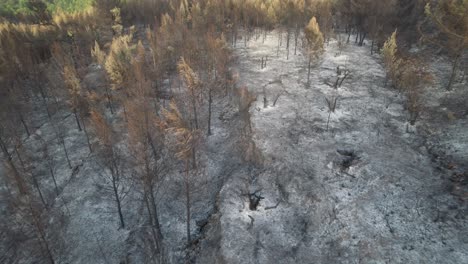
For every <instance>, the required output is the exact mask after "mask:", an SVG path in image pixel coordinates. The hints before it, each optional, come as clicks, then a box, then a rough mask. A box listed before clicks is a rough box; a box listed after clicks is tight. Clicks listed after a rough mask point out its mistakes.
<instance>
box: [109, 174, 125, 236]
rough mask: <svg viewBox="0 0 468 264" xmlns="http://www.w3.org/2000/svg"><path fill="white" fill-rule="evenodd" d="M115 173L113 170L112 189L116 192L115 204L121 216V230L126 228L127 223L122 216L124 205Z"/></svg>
mask: <svg viewBox="0 0 468 264" xmlns="http://www.w3.org/2000/svg"><path fill="white" fill-rule="evenodd" d="M115 173H116V172H115V171H114V170H111V174H112V175H111V176H112V189H113V191H114V198H115V202H116V204H117V212H118V214H119V220H120V228H125V222H124V218H123V214H122V204H121V201H120V195H119V187H118V185H117V176H116V175H115Z"/></svg>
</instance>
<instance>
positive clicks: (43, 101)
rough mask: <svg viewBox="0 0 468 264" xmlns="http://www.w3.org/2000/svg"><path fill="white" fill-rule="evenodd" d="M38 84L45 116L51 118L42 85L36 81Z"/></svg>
mask: <svg viewBox="0 0 468 264" xmlns="http://www.w3.org/2000/svg"><path fill="white" fill-rule="evenodd" d="M38 85H39V92H40V94H41V97H42V103H43V104H44V108H45V109H46V112H47V117H49V119H50V118H52V115H51V114H50V110H49V106H48V104H47V98H46V95H45V92H44V88H43V87H42V85H41V84H40V82H39V81H38Z"/></svg>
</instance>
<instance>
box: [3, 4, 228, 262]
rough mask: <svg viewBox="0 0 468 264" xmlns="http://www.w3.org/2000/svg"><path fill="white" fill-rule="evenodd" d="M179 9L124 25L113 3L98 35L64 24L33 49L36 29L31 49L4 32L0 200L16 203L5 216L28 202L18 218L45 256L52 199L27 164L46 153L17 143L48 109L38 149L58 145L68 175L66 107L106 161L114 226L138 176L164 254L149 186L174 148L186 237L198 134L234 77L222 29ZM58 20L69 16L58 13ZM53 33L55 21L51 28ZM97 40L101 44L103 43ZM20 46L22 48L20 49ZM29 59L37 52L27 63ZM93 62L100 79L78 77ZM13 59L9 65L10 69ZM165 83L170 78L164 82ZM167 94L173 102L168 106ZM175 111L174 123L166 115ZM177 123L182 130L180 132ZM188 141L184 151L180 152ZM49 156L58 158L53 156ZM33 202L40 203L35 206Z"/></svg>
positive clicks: (155, 184) (158, 179)
mask: <svg viewBox="0 0 468 264" xmlns="http://www.w3.org/2000/svg"><path fill="white" fill-rule="evenodd" d="M181 13H182V12H181ZM181 13H178V14H177V15H176V16H174V17H173V16H170V15H164V16H163V17H162V18H161V22H160V23H159V26H155V27H154V28H153V29H149V28H148V29H147V30H146V32H145V30H144V29H139V30H136V29H135V28H130V29H128V30H123V28H122V27H120V26H119V25H121V19H120V12H119V10H118V9H113V11H112V16H109V19H107V20H106V23H107V24H108V25H110V26H109V27H106V31H101V29H99V28H98V27H96V28H97V29H98V30H97V31H96V32H95V33H97V34H95V36H99V38H98V39H97V40H96V42H94V43H90V41H88V39H87V38H84V39H83V38H82V33H83V32H81V31H80V30H81V29H80V28H79V27H77V28H75V27H67V36H66V37H65V39H63V40H61V41H59V42H51V41H50V40H49V39H48V37H45V38H44V39H45V40H47V42H45V43H44V44H43V46H44V54H42V53H41V52H42V50H40V49H39V47H41V46H40V44H41V43H42V42H41V41H42V39H39V38H38V37H37V36H36V35H35V37H34V38H29V36H28V40H30V42H29V43H28V44H27V45H30V48H24V46H22V45H21V44H20V43H18V42H19V41H18V39H22V38H18V37H16V35H13V37H4V36H5V35H2V37H3V38H2V41H4V43H2V44H3V45H2V46H3V47H5V49H2V51H3V52H4V51H5V50H7V49H10V51H11V52H10V53H8V54H7V53H3V54H2V82H5V83H6V84H8V85H6V86H5V87H8V88H7V89H5V90H2V91H1V92H2V97H1V98H2V111H1V114H2V122H1V124H2V127H1V131H0V139H1V147H2V148H1V149H2V152H3V154H4V155H3V156H4V157H5V160H4V161H5V166H4V167H5V168H6V173H5V174H4V175H5V176H7V177H4V178H3V179H2V180H4V182H5V183H6V186H7V187H8V192H7V193H5V197H8V199H7V200H10V201H12V203H11V204H12V205H14V206H12V207H11V210H12V211H11V212H10V213H8V215H9V216H11V217H14V215H15V214H16V213H15V212H23V211H25V210H26V209H28V208H29V209H30V210H29V211H28V212H29V215H30V217H23V218H22V219H23V220H22V221H29V220H31V221H32V222H31V223H35V224H36V230H37V231H38V232H37V234H38V238H39V242H40V245H41V248H43V249H44V250H43V252H44V256H46V257H47V258H48V259H49V260H50V262H51V263H53V262H54V257H53V255H54V253H53V252H54V250H53V249H51V248H52V246H51V243H50V239H51V238H50V236H48V235H47V234H48V231H47V226H46V225H44V224H43V223H45V222H47V219H48V217H49V216H50V214H49V212H50V209H51V208H50V206H51V204H52V203H50V201H49V200H48V198H47V197H49V195H48V194H47V193H44V192H47V191H46V190H44V188H41V182H40V180H38V179H37V178H36V177H35V175H36V174H37V173H38V172H37V171H35V170H34V166H36V165H37V164H39V165H43V164H44V163H45V160H38V157H37V156H34V155H32V156H31V159H28V160H26V158H25V157H23V156H22V154H23V153H24V154H25V155H26V153H27V154H28V155H29V154H30V153H31V154H33V153H34V152H35V150H34V149H31V148H30V146H29V145H27V146H26V145H24V144H23V142H24V141H31V142H32V141H36V139H37V137H38V136H37V135H36V134H35V128H33V127H32V126H33V124H32V120H31V119H30V116H31V113H33V112H35V113H36V114H34V115H38V114H39V115H40V114H41V112H42V113H44V114H47V118H46V119H47V121H46V122H47V123H48V124H50V125H51V126H52V127H53V131H55V132H54V133H55V137H56V141H55V142H54V141H52V142H50V141H49V142H44V148H46V147H47V144H49V146H50V148H49V149H51V148H53V147H54V146H55V145H57V146H61V147H62V149H63V156H64V157H66V158H65V159H63V160H66V163H67V166H68V167H69V168H70V172H71V171H72V170H76V166H77V164H76V161H74V160H73V159H72V158H71V157H70V156H69V154H70V153H69V150H68V149H67V147H68V146H67V145H68V144H67V132H66V130H69V129H70V127H68V126H69V124H67V125H65V122H66V121H65V120H66V119H67V116H66V115H65V116H63V114H62V113H63V112H64V110H67V111H66V112H69V113H70V114H71V116H70V118H72V119H73V120H74V123H75V125H76V129H77V130H78V131H79V132H80V133H82V134H83V138H84V139H85V140H86V145H87V147H88V149H89V153H90V155H91V157H96V158H97V159H95V160H96V161H97V162H98V163H99V164H100V165H101V166H102V167H103V168H104V172H103V173H100V175H103V181H104V182H105V183H107V184H108V185H107V186H108V188H107V187H106V189H109V191H111V193H112V197H113V200H114V201H115V205H116V212H117V215H118V219H119V223H120V227H121V228H126V227H128V224H127V223H126V221H125V218H126V217H125V212H124V211H125V210H124V209H123V203H122V200H123V198H124V197H125V196H126V195H128V189H129V188H128V187H129V186H128V184H129V182H137V183H138V184H137V186H139V188H138V192H139V193H141V197H142V201H143V202H144V204H145V208H147V215H148V222H149V224H150V226H151V227H152V228H151V232H152V234H153V238H154V244H155V250H156V251H157V252H158V253H161V254H158V256H163V255H164V254H162V253H163V250H164V247H163V244H162V241H163V238H162V232H161V228H160V223H159V221H160V220H159V219H160V216H159V214H160V213H159V210H158V205H157V203H158V202H157V201H158V199H157V197H156V193H157V189H159V188H160V184H161V183H162V182H163V179H164V176H165V175H166V174H167V173H168V167H169V166H174V165H177V163H175V162H173V161H172V159H170V158H169V157H171V154H170V153H171V152H173V153H174V154H175V155H176V157H177V158H179V159H180V160H181V163H182V164H183V166H184V170H185V177H184V178H185V180H184V182H185V184H184V188H185V192H186V199H187V201H186V205H187V206H186V208H187V237H188V241H189V242H190V241H191V228H190V222H191V219H190V218H191V217H190V215H191V214H190V206H191V202H190V197H191V190H190V188H191V187H190V184H191V182H192V178H193V176H195V175H196V174H197V171H196V169H197V167H198V166H199V165H198V163H199V161H198V159H197V151H198V148H199V146H200V144H201V143H200V142H202V141H203V138H204V137H206V136H209V135H211V134H212V130H211V127H212V125H211V120H212V111H213V104H214V102H215V100H216V98H219V97H220V96H225V95H227V94H228V93H231V92H232V90H231V89H230V87H232V83H233V81H234V80H233V79H232V77H231V76H230V74H229V70H228V64H229V60H230V54H229V49H228V47H227V43H226V40H225V38H224V35H223V34H222V33H221V32H220V31H218V30H217V29H215V28H212V27H210V28H203V27H201V26H199V25H197V24H195V23H189V22H188V21H187V19H186V18H184V16H183V15H182V14H181ZM61 21H67V22H69V21H70V20H66V19H64V18H62V20H61ZM97 26H101V25H97ZM56 30H57V29H56V27H53V33H54V34H55V33H56ZM12 32H13V30H12ZM109 32H112V33H111V34H113V35H114V37H113V38H112V41H111V42H110V45H100V44H99V42H100V43H103V44H105V43H106V41H105V39H104V38H103V36H106V35H108V34H109ZM2 33H4V34H5V32H2ZM7 33H8V32H7ZM85 33H87V32H85ZM41 36H42V35H41ZM86 36H88V34H86ZM137 36H138V37H137ZM51 38H52V37H51ZM52 39H53V38H52ZM59 39H60V38H59ZM138 39H140V40H138ZM143 43H145V44H143ZM91 44H93V45H91ZM91 46H92V49H91ZM101 46H105V47H106V48H102V49H101ZM89 50H92V52H89ZM25 51H27V52H30V53H27V54H25ZM42 55H44V56H43V57H41V56H42ZM91 55H92V56H91ZM91 57H92V58H91ZM30 58H37V59H36V61H34V62H30V61H29V60H30ZM91 60H94V62H95V63H96V64H98V65H100V68H101V69H102V74H103V76H104V81H103V82H102V83H99V84H98V85H96V83H94V84H93V86H95V87H92V88H91V87H88V86H87V84H88V83H87V82H86V81H85V80H86V78H85V76H86V73H87V71H88V65H89V64H90V63H91ZM11 66H16V67H17V68H14V69H13V70H9V68H8V67H11ZM3 70H4V71H3ZM8 73H11V75H8ZM31 73H34V74H31ZM31 78H37V79H31ZM165 80H169V84H168V85H167V83H166V82H165ZM177 85H178V86H179V87H178V88H177ZM168 86H169V87H168ZM36 89H39V91H37V92H36ZM3 95H4V96H3ZM170 98H172V101H171V103H170V104H169V105H167V104H166V103H167V102H168V99H170ZM38 102H40V103H39V104H38ZM165 107H167V110H164V108H165ZM178 109H180V110H178ZM175 112H177V113H178V114H177V115H176V117H177V118H178V119H179V120H178V121H177V118H176V119H174V115H173V113H175ZM63 118H65V119H63ZM28 119H29V120H28ZM180 129H186V130H185V132H183V133H179V132H178V131H180ZM202 131H203V132H202ZM168 132H169V133H168ZM170 132H175V133H170ZM33 134H34V135H33ZM168 135H169V136H168ZM172 136H173V137H172ZM186 137H189V140H186ZM49 138H50V136H49ZM52 138H53V137H52ZM49 140H50V139H49ZM51 143H52V145H50V144H51ZM168 143H169V145H167V144H168ZM171 143H174V144H171ZM187 148H188V149H190V151H189V154H190V155H189V156H187V155H186V154H185V152H184V149H187ZM128 153H130V155H129V154H128ZM55 154H56V153H55ZM55 154H54V155H55ZM50 155H52V154H51V153H49V156H50ZM33 156H34V157H33ZM52 160H53V161H54V162H57V161H58V160H61V159H60V158H59V157H52ZM52 166H53V164H52V163H51V170H50V172H51V176H52V177H53V178H54V179H53V182H54V184H55V190H56V195H57V196H60V190H59V189H60V188H61V187H63V186H58V184H57V181H56V179H55V175H54V169H53V168H52ZM21 167H23V168H21ZM10 176H11V177H10ZM61 177H63V175H61ZM62 180H63V179H62ZM10 187H12V188H10ZM13 201H15V202H13ZM16 201H21V203H19V202H16ZM37 201H42V202H40V203H39V204H38V203H37ZM41 203H42V205H41ZM33 209H34V210H33ZM5 228H6V229H8V228H10V227H9V226H5ZM130 228H131V227H130ZM28 232H29V231H28ZM12 239H14V238H13V237H12ZM12 243H13V242H12Z"/></svg>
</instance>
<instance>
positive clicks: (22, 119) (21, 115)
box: [18, 111, 31, 137]
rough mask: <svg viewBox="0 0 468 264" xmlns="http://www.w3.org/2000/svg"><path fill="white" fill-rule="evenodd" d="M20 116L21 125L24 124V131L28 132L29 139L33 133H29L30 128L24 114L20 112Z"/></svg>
mask: <svg viewBox="0 0 468 264" xmlns="http://www.w3.org/2000/svg"><path fill="white" fill-rule="evenodd" d="M18 115H19V118H20V121H21V124H23V127H24V130H25V131H26V134H27V135H28V137H29V136H30V135H31V133H30V132H29V128H28V126H27V125H26V122H25V121H24V117H23V114H22V113H21V111H18Z"/></svg>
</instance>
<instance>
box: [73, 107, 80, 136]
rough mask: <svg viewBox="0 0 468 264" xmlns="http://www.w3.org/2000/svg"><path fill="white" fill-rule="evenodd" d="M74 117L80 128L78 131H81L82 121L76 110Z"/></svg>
mask: <svg viewBox="0 0 468 264" xmlns="http://www.w3.org/2000/svg"><path fill="white" fill-rule="evenodd" d="M73 115H74V116H75V121H76V125H77V127H78V131H81V125H80V120H79V118H78V113H77V112H76V109H74V110H73Z"/></svg>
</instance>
